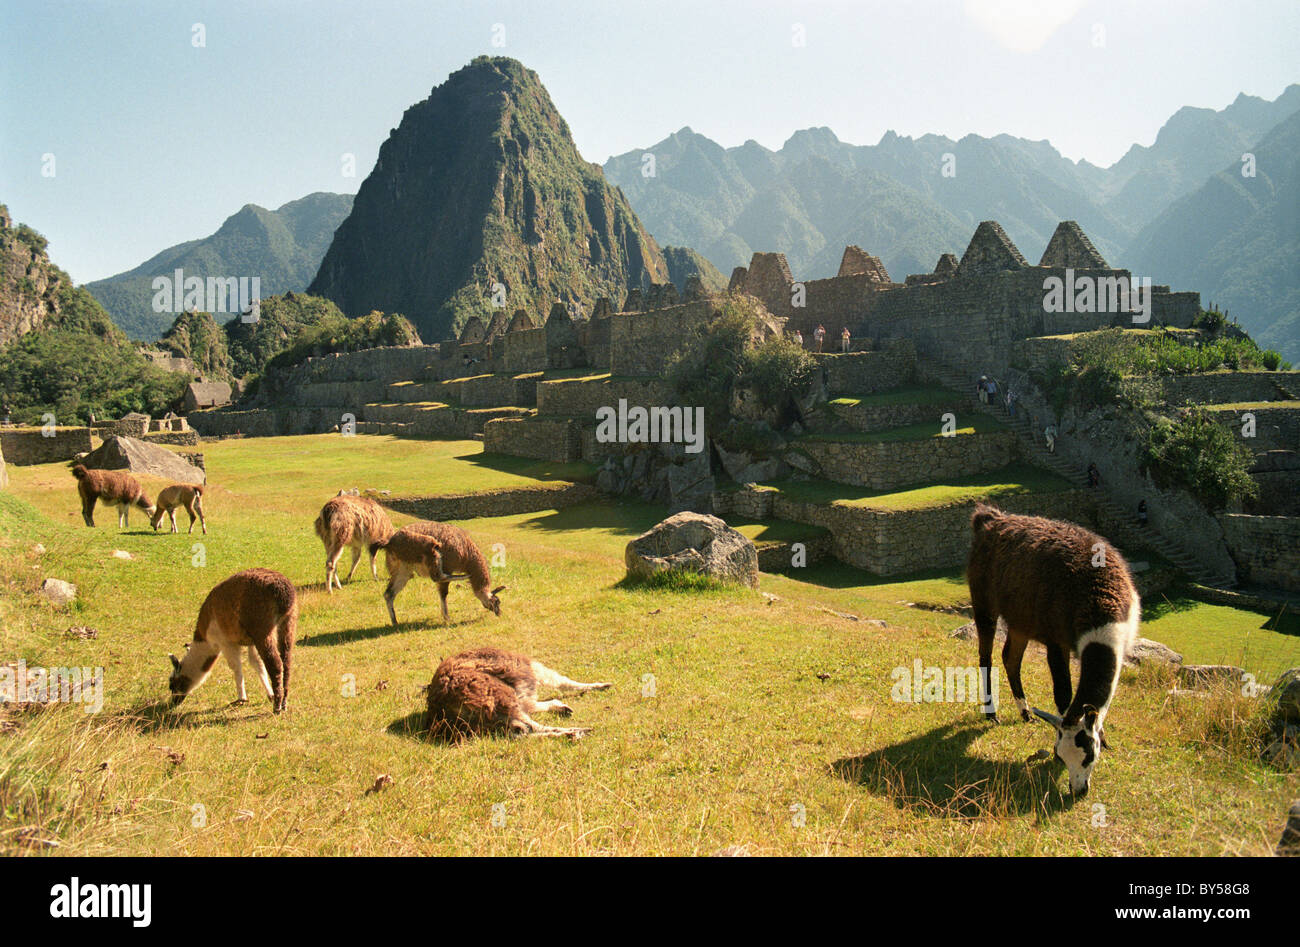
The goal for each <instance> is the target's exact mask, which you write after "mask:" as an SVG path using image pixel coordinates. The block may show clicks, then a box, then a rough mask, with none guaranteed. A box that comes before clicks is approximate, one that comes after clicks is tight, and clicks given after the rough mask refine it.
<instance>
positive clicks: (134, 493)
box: [72, 464, 154, 529]
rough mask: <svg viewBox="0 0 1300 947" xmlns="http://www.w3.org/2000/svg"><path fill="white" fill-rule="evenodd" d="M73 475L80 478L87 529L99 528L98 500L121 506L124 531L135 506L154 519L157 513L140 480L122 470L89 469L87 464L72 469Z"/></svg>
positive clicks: (82, 506)
mask: <svg viewBox="0 0 1300 947" xmlns="http://www.w3.org/2000/svg"><path fill="white" fill-rule="evenodd" d="M72 476H74V477H76V478H77V492H78V493H80V494H81V515H82V517H84V518H85V520H86V525H87V526H94V525H95V501H96V500H99V501H100V502H101V503H103V504H104V505H105V506H115V507H117V525H118V527H119V528H120V529H126V527H127V514H128V513H129V512H130V509H131V507H132V506H138V507H139V508H140V509H142V510H144V511H145V512H146V513H148V514H149V515H150V516H153V514H154V505H153V504H152V503H151V502H149V497H148V495H147V494H146V493H145V492H144V487H142V486H140V481H139V480H136V479H135V477H133V476H131V475H130V474H129V473H126V472H125V471H122V470H87V469H86V465H85V464H77V466H75V467H73V468H72Z"/></svg>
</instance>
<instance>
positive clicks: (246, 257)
mask: <svg viewBox="0 0 1300 947" xmlns="http://www.w3.org/2000/svg"><path fill="white" fill-rule="evenodd" d="M351 209H352V195H351V194H328V193H324V192H317V193H315V194H308V195H307V196H306V197H303V198H300V199H298V200H296V201H290V202H289V203H287V204H285V205H283V206H282V207H278V208H276V209H275V210H267V209H266V208H264V207H258V206H257V205H256V204H245V205H244V206H243V207H242V208H241V209H240V210H239V211H238V212H237V213H235V214H232V215H231V216H230V217H228V218H226V221H225V223H223V224H222V225H221V227H220V228H219V229H218V230H217V232H216V233H214V234H211V235H209V236H207V237H203V238H200V239H198V240H188V241H186V242H185V243H180V244H177V245H176V246H174V247H168V248H167V249H166V250H163V251H162V252H161V253H158V254H155V255H154V256H152V257H150V258H149V259H148V260H145V261H144V262H143V263H141V264H140V265H139V266H137V267H135V268H134V269H132V270H128V271H127V272H125V273H118V274H117V275H115V276H110V277H107V278H106V279H102V280H96V281H94V282H93V283H87V284H86V289H88V290H90V292H91V293H92V294H93V295H94V296H95V298H96V299H98V300H99V302H100V304H101V305H103V307H104V308H105V309H107V310H108V312H109V315H111V316H112V317H113V321H114V322H116V323H117V324H118V325H119V326H120V327H121V328H122V329H123V330H125V331H126V333H127V334H128V335H129V336H131V338H133V339H141V340H145V341H152V340H153V339H156V338H158V337H159V336H160V335H162V334H163V333H164V332H166V331H167V329H168V328H169V327H170V326H171V324H172V322H173V321H174V320H175V319H176V316H177V312H175V311H169V312H155V311H154V308H153V299H154V290H153V288H152V281H153V279H154V277H157V276H166V277H172V276H173V274H174V273H175V271H176V270H178V269H179V270H182V271H183V272H184V273H185V275H186V276H187V277H188V276H200V277H204V278H206V277H209V276H214V277H216V276H220V277H254V276H257V277H260V279H261V294H262V296H263V297H266V296H271V295H274V294H277V293H288V292H301V291H302V290H304V289H306V287H307V284H308V283H310V282H311V281H312V278H313V277H314V276H315V275H316V270H317V268H318V267H319V266H320V260H321V257H322V256H324V254H325V249H326V248H327V247H328V246H329V243H330V240H331V239H332V238H333V236H334V230H335V229H336V228H337V227H338V225H339V224H340V223H342V222H343V219H344V218H345V217H347V215H348V211H350V210H351ZM234 315H235V314H234V313H224V314H220V316H219V318H220V319H221V321H225V320H227V319H230V318H233V316H234Z"/></svg>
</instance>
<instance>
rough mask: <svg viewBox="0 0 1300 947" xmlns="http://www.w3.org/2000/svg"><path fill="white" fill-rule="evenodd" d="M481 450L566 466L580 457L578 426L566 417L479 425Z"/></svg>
mask: <svg viewBox="0 0 1300 947" xmlns="http://www.w3.org/2000/svg"><path fill="white" fill-rule="evenodd" d="M483 450H484V452H485V453H493V454H512V455H514V456H515V457H532V458H535V459H537V460H549V461H553V462H556V463H567V462H568V461H571V460H578V459H579V458H580V457H581V456H582V427H581V426H580V425H579V424H578V423H577V422H576V421H572V420H569V419H567V418H500V419H497V420H493V421H489V422H487V424H485V425H483Z"/></svg>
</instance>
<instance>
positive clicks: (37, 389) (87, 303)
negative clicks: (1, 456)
mask: <svg viewBox="0 0 1300 947" xmlns="http://www.w3.org/2000/svg"><path fill="white" fill-rule="evenodd" d="M46 246H47V241H46V239H45V237H43V236H42V235H41V234H39V233H37V232H36V231H35V230H33V229H32V228H31V227H28V226H27V225H25V224H19V225H17V226H12V224H11V221H10V219H9V213H8V210H7V209H6V208H5V207H4V206H3V205H0V407H3V408H4V409H5V411H6V412H8V413H9V414H10V416H11V418H12V420H14V421H18V422H26V423H33V424H40V423H43V420H44V419H43V415H45V414H47V413H48V414H53V415H54V418H55V421H56V423H58V424H74V423H77V422H83V423H84V422H86V421H89V420H90V417H91V415H92V414H93V415H95V416H96V417H98V418H109V417H120V416H121V415H123V414H126V413H128V412H130V411H146V412H150V413H159V414H160V413H162V412H163V411H165V410H166V409H167V407H169V406H170V405H172V404H173V403H175V402H177V401H178V400H179V398H180V394H181V391H182V390H183V389H184V386H185V383H186V382H188V381H189V380H190V378H189V376H188V375H185V374H177V373H173V372H166V371H163V370H162V369H159V368H156V367H154V366H153V365H151V364H150V363H149V362H148V361H147V360H146V359H145V358H144V356H143V355H141V354H140V352H139V351H138V350H137V349H136V346H135V345H133V344H132V343H131V342H130V341H129V340H128V339H127V338H126V335H125V334H124V333H123V332H122V330H121V329H119V328H118V327H117V326H116V325H114V324H113V320H112V319H111V318H109V315H108V313H107V312H105V311H104V308H103V307H102V306H100V304H99V303H98V302H97V301H96V300H95V297H93V296H92V295H91V294H90V293H88V292H87V291H86V290H85V289H82V288H78V287H74V286H73V285H72V280H71V278H70V277H69V276H68V274H67V273H65V272H64V271H63V270H61V269H59V268H58V267H57V266H55V265H54V264H53V263H52V262H50V259H49V257H48V256H47V254H46ZM20 274H21V275H20Z"/></svg>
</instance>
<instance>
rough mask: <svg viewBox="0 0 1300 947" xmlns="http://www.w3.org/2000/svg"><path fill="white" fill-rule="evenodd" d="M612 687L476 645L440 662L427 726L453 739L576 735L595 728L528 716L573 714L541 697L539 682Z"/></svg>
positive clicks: (573, 688)
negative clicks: (555, 724) (559, 724)
mask: <svg viewBox="0 0 1300 947" xmlns="http://www.w3.org/2000/svg"><path fill="white" fill-rule="evenodd" d="M610 686H611V685H610V684H608V683H603V684H581V683H579V682H578V681H574V680H570V679H569V678H567V677H565V676H564V675H563V674H561V673H559V672H558V671H553V670H551V669H550V668H548V667H546V666H545V665H544V664H542V663H541V662H539V661H533V660H531V659H530V658H527V657H525V656H524V655H522V654H514V653H511V652H509V651H501V650H500V649H498V648H476V649H474V650H473V651H463V652H461V653H460V654H457V655H454V656H453V657H450V658H447V660H445V661H443V662H442V663H441V664H439V665H438V670H437V671H435V672H434V674H433V681H432V682H430V684H429V690H428V713H427V715H426V717H425V728H426V729H427V730H428V732H429V735H430V736H432V737H434V738H435V739H441V740H448V741H455V740H460V739H462V738H464V737H467V736H471V735H475V734H487V733H503V734H506V735H507V736H512V737H520V736H529V737H571V738H574V739H577V738H579V737H581V736H583V735H584V734H586V733H589V732H590V728H589V727H552V726H548V725H546V724H544V723H538V722H537V721H536V720H534V719H533V718H532V717H531V716H529V715H530V714H535V713H540V712H542V711H548V710H549V711H551V712H552V713H557V714H560V715H561V716H564V717H567V716H569V715H570V714H572V713H573V709H572V708H571V707H569V706H568V705H567V704H565V703H562V702H561V701H559V700H554V699H552V700H538V699H537V689H538V687H546V688H554V689H555V690H558V691H561V692H573V693H583V692H586V691H600V690H606V689H607V688H609V687H610Z"/></svg>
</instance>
